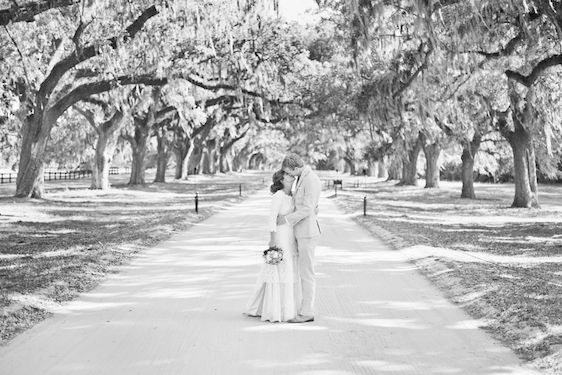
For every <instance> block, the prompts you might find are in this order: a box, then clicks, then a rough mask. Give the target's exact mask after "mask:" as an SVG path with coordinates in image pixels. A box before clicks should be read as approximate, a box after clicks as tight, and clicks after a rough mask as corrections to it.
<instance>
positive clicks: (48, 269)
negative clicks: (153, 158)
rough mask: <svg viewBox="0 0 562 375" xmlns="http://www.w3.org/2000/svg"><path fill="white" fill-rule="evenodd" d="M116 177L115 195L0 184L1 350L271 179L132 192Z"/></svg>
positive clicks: (53, 185) (80, 184) (60, 186)
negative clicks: (41, 192)
mask: <svg viewBox="0 0 562 375" xmlns="http://www.w3.org/2000/svg"><path fill="white" fill-rule="evenodd" d="M147 177H150V176H147ZM111 178H112V180H111V182H112V188H111V189H110V190H108V191H99V190H89V189H88V186H89V180H87V179H82V180H72V181H56V182H48V183H47V184H46V191H47V196H46V198H45V199H41V200H38V199H16V198H13V194H14V191H15V186H14V184H3V185H0V343H6V342H7V341H9V340H10V338H12V337H14V336H15V335H17V334H18V333H19V332H21V331H23V330H25V329H27V328H29V327H30V326H32V325H34V324H36V323H37V322H38V321H41V320H42V319H44V318H45V317H47V316H49V315H50V314H51V310H52V307H54V306H57V305H58V304H60V303H62V302H64V301H68V300H71V299H73V298H74V297H76V296H77V295H78V293H80V292H84V291H87V290H90V289H92V288H93V287H94V286H96V285H97V284H98V283H99V282H100V281H101V280H102V279H103V277H104V275H106V274H107V273H111V272H116V271H117V269H118V267H117V266H119V265H122V264H124V263H126V262H127V261H128V260H129V259H130V258H131V257H132V256H134V254H135V253H138V252H139V251H142V250H143V249H145V248H147V247H149V246H151V245H154V244H156V243H157V242H159V241H162V240H164V239H166V238H168V237H169V236H170V235H171V234H173V233H174V232H177V231H182V230H186V229H187V228H188V227H189V226H190V225H192V224H194V223H196V222H199V221H201V220H204V219H205V218H207V217H209V216H210V215H212V214H213V213H214V212H216V211H217V210H220V209H221V208H222V207H224V206H225V205H228V204H232V203H233V202H237V201H239V200H240V199H243V198H244V196H246V195H247V194H248V193H250V192H252V191H254V190H256V189H259V188H263V187H264V182H265V181H267V180H268V178H269V174H267V175H266V174H263V173H258V172H255V173H245V174H230V175H220V176H192V177H190V179H189V180H187V181H174V180H173V179H169V181H170V182H167V183H149V184H147V185H145V186H128V185H127V184H126V182H127V180H128V176H125V175H121V176H111ZM240 186H242V196H240ZM195 192H197V193H198V194H199V213H198V214H197V213H195V209H194V197H195Z"/></svg>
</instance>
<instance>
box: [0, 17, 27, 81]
mask: <svg viewBox="0 0 562 375" xmlns="http://www.w3.org/2000/svg"><path fill="white" fill-rule="evenodd" d="M4 30H6V34H8V37H10V40H11V41H12V43H13V44H14V47H16V51H18V55H20V60H21V67H22V68H23V73H24V74H25V81H26V84H27V85H29V82H31V81H30V80H29V73H28V72H27V68H26V66H25V59H24V58H23V54H22V53H21V50H20V47H19V46H18V43H17V42H16V40H15V39H14V37H13V36H12V34H10V31H9V30H8V27H7V26H6V25H4Z"/></svg>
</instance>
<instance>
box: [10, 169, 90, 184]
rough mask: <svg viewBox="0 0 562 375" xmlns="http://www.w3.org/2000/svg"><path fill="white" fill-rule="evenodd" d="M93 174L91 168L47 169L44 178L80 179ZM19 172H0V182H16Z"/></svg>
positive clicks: (49, 179) (53, 179) (48, 179)
mask: <svg viewBox="0 0 562 375" xmlns="http://www.w3.org/2000/svg"><path fill="white" fill-rule="evenodd" d="M91 175H92V171H90V170H74V171H45V172H43V178H44V179H45V181H58V180H78V179H80V178H85V177H89V176H91ZM16 177H17V173H15V172H9V173H0V184H9V183H12V182H16Z"/></svg>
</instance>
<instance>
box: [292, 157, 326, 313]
mask: <svg viewBox="0 0 562 375" xmlns="http://www.w3.org/2000/svg"><path fill="white" fill-rule="evenodd" d="M321 190H322V183H321V182H320V179H319V178H318V176H317V175H316V173H314V172H313V171H312V169H311V168H310V167H308V166H307V167H304V169H303V171H302V173H301V175H300V177H299V180H298V182H297V186H296V190H295V193H294V200H295V211H294V212H292V213H290V214H288V215H286V216H285V220H286V221H287V223H288V224H290V225H292V226H293V231H294V233H295V237H296V239H297V252H298V268H299V276H300V279H301V285H302V302H301V304H300V309H299V314H301V315H307V316H314V299H315V294H316V276H315V272H314V251H315V249H316V244H317V243H318V237H319V236H320V225H319V224H318V219H317V217H316V213H317V211H318V200H319V199H320V192H321Z"/></svg>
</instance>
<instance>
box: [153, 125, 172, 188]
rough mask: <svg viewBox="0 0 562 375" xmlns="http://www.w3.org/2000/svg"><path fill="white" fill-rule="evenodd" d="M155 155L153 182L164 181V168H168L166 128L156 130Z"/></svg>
mask: <svg viewBox="0 0 562 375" xmlns="http://www.w3.org/2000/svg"><path fill="white" fill-rule="evenodd" d="M156 141H157V147H156V150H157V155H156V177H155V178H154V182H166V169H167V168H168V158H169V144H168V139H167V138H166V130H165V129H159V130H158V131H157V132H156Z"/></svg>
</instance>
